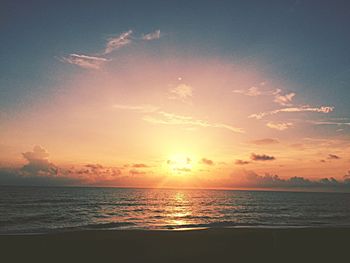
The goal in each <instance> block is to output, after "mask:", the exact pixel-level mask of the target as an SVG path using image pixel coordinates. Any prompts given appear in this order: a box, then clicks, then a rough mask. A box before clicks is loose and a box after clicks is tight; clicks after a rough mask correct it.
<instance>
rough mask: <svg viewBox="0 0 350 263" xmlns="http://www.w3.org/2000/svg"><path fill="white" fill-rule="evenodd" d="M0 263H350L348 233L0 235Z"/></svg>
mask: <svg viewBox="0 0 350 263" xmlns="http://www.w3.org/2000/svg"><path fill="white" fill-rule="evenodd" d="M0 251H1V255H0V262H4V263H7V262H140V263H142V262H164V263H167V262H178V263H182V262H192V263H193V262H350V228H347V229H341V228H333V229H326V228H322V229H315V228H312V229H311V228H308V229H208V230H195V231H137V230H129V231H81V232H67V233H51V234H43V235H12V236H6V235H5V236H4V235H3V236H0Z"/></svg>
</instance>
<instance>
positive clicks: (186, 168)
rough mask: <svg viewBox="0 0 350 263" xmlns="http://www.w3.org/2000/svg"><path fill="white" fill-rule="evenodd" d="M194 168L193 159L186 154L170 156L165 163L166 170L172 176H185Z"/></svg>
mask: <svg viewBox="0 0 350 263" xmlns="http://www.w3.org/2000/svg"><path fill="white" fill-rule="evenodd" d="M193 166H194V161H193V158H191V157H190V156H188V155H186V154H174V155H171V156H170V157H169V158H168V159H167V161H166V167H167V170H168V171H170V172H171V173H172V174H187V173H190V172H192V170H193V168H194V167H193Z"/></svg>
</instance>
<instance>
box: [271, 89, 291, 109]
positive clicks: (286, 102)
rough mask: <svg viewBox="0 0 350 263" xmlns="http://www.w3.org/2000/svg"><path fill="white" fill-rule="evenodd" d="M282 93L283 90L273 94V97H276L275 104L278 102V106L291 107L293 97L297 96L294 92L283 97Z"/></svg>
mask: <svg viewBox="0 0 350 263" xmlns="http://www.w3.org/2000/svg"><path fill="white" fill-rule="evenodd" d="M281 92H282V90H281V89H277V90H276V91H275V92H274V93H273V95H274V96H275V99H274V102H276V103H277V104H280V105H282V106H291V105H292V100H293V97H294V96H295V95H296V94H295V93H294V92H291V93H287V94H284V95H282V94H281Z"/></svg>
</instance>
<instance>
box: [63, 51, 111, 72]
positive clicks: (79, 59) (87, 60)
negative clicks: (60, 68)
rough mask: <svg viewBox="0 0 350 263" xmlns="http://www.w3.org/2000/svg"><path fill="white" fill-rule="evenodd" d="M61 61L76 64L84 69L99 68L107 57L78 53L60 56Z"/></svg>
mask: <svg viewBox="0 0 350 263" xmlns="http://www.w3.org/2000/svg"><path fill="white" fill-rule="evenodd" d="M60 60H61V61H62V62H65V63H69V64H73V65H77V66H79V67H82V68H84V69H100V68H101V67H102V66H103V65H104V64H105V63H106V62H108V61H109V59H106V58H102V57H93V56H86V55H79V54H70V55H69V56H68V57H62V58H60Z"/></svg>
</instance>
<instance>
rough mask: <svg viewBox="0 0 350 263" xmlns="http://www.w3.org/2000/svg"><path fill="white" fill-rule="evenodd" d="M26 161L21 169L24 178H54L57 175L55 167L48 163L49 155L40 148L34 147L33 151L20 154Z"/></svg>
mask: <svg viewBox="0 0 350 263" xmlns="http://www.w3.org/2000/svg"><path fill="white" fill-rule="evenodd" d="M22 156H23V158H24V159H26V160H27V162H28V163H27V164H25V165H24V166H23V167H22V168H21V174H22V175H24V176H55V175H57V173H58V169H57V167H56V166H55V165H54V164H52V163H51V162H50V161H49V156H50V155H49V153H48V152H47V151H46V150H45V149H44V148H43V147H41V146H39V145H36V146H34V148H33V151H30V152H25V153H22Z"/></svg>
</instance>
